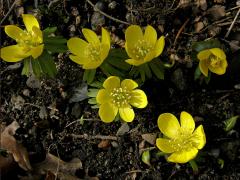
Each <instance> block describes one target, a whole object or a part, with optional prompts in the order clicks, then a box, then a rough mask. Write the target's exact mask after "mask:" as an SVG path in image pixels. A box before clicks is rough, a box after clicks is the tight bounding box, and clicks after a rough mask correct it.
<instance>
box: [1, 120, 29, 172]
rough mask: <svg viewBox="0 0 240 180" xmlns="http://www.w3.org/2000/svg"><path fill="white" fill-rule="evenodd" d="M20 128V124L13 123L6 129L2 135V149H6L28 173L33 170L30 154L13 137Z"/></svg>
mask: <svg viewBox="0 0 240 180" xmlns="http://www.w3.org/2000/svg"><path fill="white" fill-rule="evenodd" d="M18 128H19V124H18V123H17V122H16V121H13V122H12V123H11V124H10V125H8V126H7V127H6V128H5V129H4V131H3V132H2V133H1V148H3V149H6V150H7V152H8V153H10V154H12V155H13V158H14V160H15V161H16V162H17V163H18V165H19V166H20V167H21V168H23V169H24V170H26V171H28V170H31V169H32V167H31V165H30V162H29V158H28V152H27V150H26V148H25V147H24V146H23V145H22V144H20V143H18V142H17V141H16V139H15V138H14V136H13V135H14V134H15V132H16V130H17V129H18Z"/></svg>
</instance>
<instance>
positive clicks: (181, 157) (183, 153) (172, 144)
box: [156, 111, 206, 163]
mask: <svg viewBox="0 0 240 180" xmlns="http://www.w3.org/2000/svg"><path fill="white" fill-rule="evenodd" d="M180 124H181V125H180ZM180 124H179V122H178V120H177V118H176V117H175V116H174V115H173V114H171V113H164V114H161V115H160V116H159V117H158V127H159V129H160V130H161V132H162V133H163V134H164V135H165V136H166V138H165V137H164V138H158V139H157V141H156V145H157V147H158V148H159V149H160V150H161V151H162V152H164V153H171V155H169V156H168V158H167V160H168V161H170V162H175V163H186V162H188V161H190V160H192V159H194V158H195V157H196V155H197V153H198V150H199V149H202V148H203V146H204V145H205V143H206V137H205V133H204V130H203V126H202V125H200V126H198V128H197V129H195V122H194V120H193V118H192V116H191V115H190V114H189V113H187V112H184V111H183V112H182V113H181V115H180Z"/></svg>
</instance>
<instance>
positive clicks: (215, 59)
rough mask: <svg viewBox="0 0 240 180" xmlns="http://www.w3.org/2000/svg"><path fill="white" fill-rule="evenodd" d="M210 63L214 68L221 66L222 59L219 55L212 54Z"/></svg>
mask: <svg viewBox="0 0 240 180" xmlns="http://www.w3.org/2000/svg"><path fill="white" fill-rule="evenodd" d="M209 65H210V66H212V67H214V68H216V67H219V66H220V65H221V60H220V59H219V58H218V57H217V56H215V55H213V54H212V55H210V57H209Z"/></svg>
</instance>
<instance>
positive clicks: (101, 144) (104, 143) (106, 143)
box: [98, 139, 110, 148]
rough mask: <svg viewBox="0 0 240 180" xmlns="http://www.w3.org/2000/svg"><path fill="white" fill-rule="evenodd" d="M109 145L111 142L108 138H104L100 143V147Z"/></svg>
mask: <svg viewBox="0 0 240 180" xmlns="http://www.w3.org/2000/svg"><path fill="white" fill-rule="evenodd" d="M109 146H110V142H109V140H108V139H104V140H102V141H101V142H100V143H99V144H98V148H108V147H109Z"/></svg>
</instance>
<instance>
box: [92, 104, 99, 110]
mask: <svg viewBox="0 0 240 180" xmlns="http://www.w3.org/2000/svg"><path fill="white" fill-rule="evenodd" d="M91 108H92V109H99V105H98V104H96V105H93V106H91Z"/></svg>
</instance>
